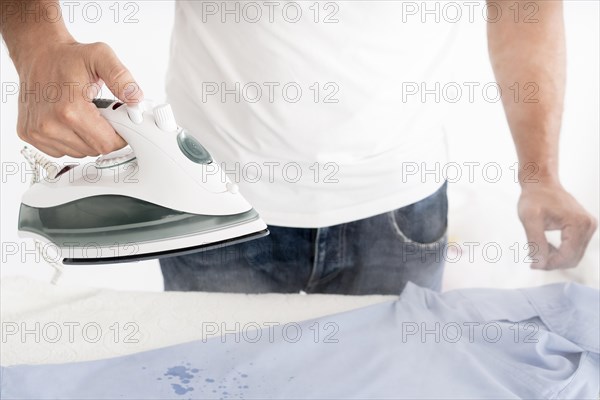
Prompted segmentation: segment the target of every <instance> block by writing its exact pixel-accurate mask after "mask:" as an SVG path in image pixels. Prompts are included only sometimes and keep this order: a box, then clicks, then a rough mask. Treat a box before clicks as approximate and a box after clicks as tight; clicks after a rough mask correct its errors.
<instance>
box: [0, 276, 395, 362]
mask: <svg viewBox="0 0 600 400" xmlns="http://www.w3.org/2000/svg"><path fill="white" fill-rule="evenodd" d="M0 284H1V286H0V289H1V291H0V319H1V322H2V327H3V331H2V336H3V339H4V337H6V340H4V341H0V364H1V365H3V366H7V365H14V364H40V363H66V362H74V361H85V360H95V359H100V358H108V357H114V356H119V355H124V354H131V353H136V352H140V351H144V350H149V349H154V348H158V347H163V346H169V345H174V344H178V343H184V342H188V341H191V340H197V339H202V338H203V337H213V336H216V335H219V334H221V333H222V332H224V331H228V332H231V331H232V330H236V329H239V330H242V329H251V328H252V326H255V325H259V326H261V325H264V324H265V323H272V322H278V323H282V324H283V323H286V322H291V321H303V320H306V319H310V318H317V317H320V316H323V315H328V314H334V313H337V312H342V311H347V310H351V309H355V308H359V307H364V306H367V305H370V304H374V303H378V302H383V301H386V300H390V299H394V298H395V297H396V296H340V295H310V296H306V295H301V294H289V295H283V294H262V295H243V294H222V293H199V292H189V293H181V292H163V293H161V292H133V291H131V292H129V291H119V290H109V289H97V288H86V287H75V286H67V285H63V284H60V283H59V284H58V285H56V286H55V285H51V284H50V283H46V282H42V281H38V280H34V279H31V278H27V277H22V276H8V277H5V278H2V279H1V280H0ZM75 321H77V322H79V324H80V325H79V326H73V328H72V329H73V335H72V338H73V342H72V343H70V342H69V329H70V328H69V326H71V325H70V323H72V322H75ZM36 323H38V324H39V328H37V329H36V325H35V324H36ZM86 324H88V325H87V327H86V328H85V329H87V332H86V334H85V336H84V334H83V329H84V327H85V326H86ZM15 325H16V329H18V330H19V333H22V328H26V329H32V330H34V331H36V330H37V331H38V332H39V334H40V340H39V341H38V342H36V340H35V337H34V334H28V335H27V336H26V337H25V340H21V337H20V335H19V334H10V333H9V331H12V330H14V329H15ZM56 325H58V326H59V327H60V328H61V333H62V337H61V339H60V340H58V341H56V342H54V343H53V342H52V341H53V340H54V337H53V335H54V333H55V332H56ZM215 326H217V327H218V331H216V332H215V329H214V327H215ZM97 328H99V329H100V330H101V331H102V337H101V339H99V340H98V341H97V342H95V343H94V342H93V341H94V340H95V339H96V338H95V337H94V336H95V333H96V331H97V330H98V329H97ZM44 329H45V332H44ZM203 329H204V332H203ZM44 334H45V335H46V336H47V338H46V339H50V340H46V339H45V338H44V337H43V336H44ZM115 339H116V340H115Z"/></svg>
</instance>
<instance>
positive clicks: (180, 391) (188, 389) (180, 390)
mask: <svg viewBox="0 0 600 400" xmlns="http://www.w3.org/2000/svg"><path fill="white" fill-rule="evenodd" d="M171 387H172V388H173V390H174V391H175V393H176V394H179V395H183V394H186V393H187V392H191V391H192V390H194V388H193V387H183V386H181V385H178V384H177V383H171Z"/></svg>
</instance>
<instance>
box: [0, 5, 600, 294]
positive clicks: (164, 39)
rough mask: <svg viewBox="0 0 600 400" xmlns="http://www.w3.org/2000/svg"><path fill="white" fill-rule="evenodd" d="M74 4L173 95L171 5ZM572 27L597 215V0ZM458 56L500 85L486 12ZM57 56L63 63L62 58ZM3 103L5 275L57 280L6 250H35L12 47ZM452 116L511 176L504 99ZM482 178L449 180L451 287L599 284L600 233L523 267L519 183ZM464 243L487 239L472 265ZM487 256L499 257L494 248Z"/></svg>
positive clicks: (96, 273)
mask: <svg viewBox="0 0 600 400" xmlns="http://www.w3.org/2000/svg"><path fill="white" fill-rule="evenodd" d="M85 3H86V2H80V3H79V4H80V6H79V7H76V8H75V12H74V13H73V22H68V27H69V29H70V31H71V32H72V34H73V35H74V36H75V37H76V38H77V40H79V41H81V42H96V41H103V42H107V43H108V44H110V45H111V46H112V47H113V48H114V49H115V51H116V52H117V54H118V55H119V56H120V58H121V60H122V61H123V62H124V63H125V64H126V65H127V66H128V67H129V69H130V70H131V71H132V72H133V74H134V76H135V77H136V79H137V80H138V82H139V83H140V84H141V85H142V87H143V89H144V92H145V94H146V97H149V98H152V99H156V100H159V101H160V100H163V99H164V76H165V72H166V66H167V61H168V55H169V53H168V51H169V36H170V33H171V29H172V24H173V11H174V3H173V2H172V1H142V2H139V1H138V2H136V3H135V4H137V5H138V7H139V10H138V11H137V12H136V14H135V18H136V19H137V20H138V22H136V23H125V22H124V19H125V17H126V15H128V14H129V12H131V11H132V10H133V9H132V8H127V9H126V8H125V2H121V3H119V4H118V9H119V10H120V14H119V16H118V19H117V22H115V15H114V12H113V11H112V10H111V9H110V8H109V7H110V6H111V5H113V4H114V2H112V1H111V2H104V1H103V2H98V3H99V4H101V9H102V11H103V15H102V18H100V20H99V21H98V22H97V23H89V22H87V21H85V19H84V18H83V17H82V9H83V5H84V4H85ZM565 12H566V18H565V19H566V28H567V46H568V88H567V99H566V108H565V115H564V123H563V130H562V137H561V143H560V148H561V178H562V181H563V184H564V185H565V186H566V187H567V189H568V190H570V191H571V192H572V193H573V194H574V195H575V196H576V197H577V199H578V200H579V201H580V202H581V203H583V205H584V206H585V207H586V208H587V209H588V210H589V211H591V212H592V213H593V214H594V215H595V216H596V217H598V214H599V213H598V205H599V199H598V185H599V182H598V171H599V148H600V146H599V140H598V137H599V123H598V114H599V108H600V105H599V88H598V87H599V81H598V79H599V71H600V69H599V49H600V43H599V38H600V31H599V18H598V17H599V3H598V2H596V1H570V0H569V1H566V2H565ZM462 25H463V27H462V31H461V36H460V39H459V44H458V46H457V47H456V49H455V54H454V55H453V57H455V59H456V60H459V62H460V63H461V65H462V67H461V68H460V70H459V71H458V74H457V76H456V81H457V82H467V81H468V82H484V83H485V82H492V81H493V80H494V79H493V75H492V71H491V68H490V66H489V62H488V57H487V48H486V35H485V24H484V21H483V20H482V19H481V18H478V19H477V21H476V22H475V23H472V24H471V23H463V24H462ZM57 62H60V61H59V60H57ZM0 74H1V81H2V102H1V105H0V106H1V108H0V122H1V126H0V130H1V135H0V140H1V145H0V149H1V160H2V165H3V170H2V186H1V189H2V191H1V192H2V193H1V216H0V221H1V235H2V245H3V249H2V267H1V270H0V273H1V276H6V275H11V274H23V275H28V276H32V277H35V278H37V279H41V280H45V281H47V280H49V279H50V277H51V275H52V270H51V268H50V267H48V266H47V265H46V264H44V262H43V261H41V262H36V256H35V255H33V254H29V253H27V252H23V251H21V252H20V253H19V254H16V255H10V254H7V253H6V252H5V249H7V247H6V246H11V245H12V244H16V245H17V246H23V247H21V248H22V249H23V248H26V249H31V248H32V245H31V244H30V243H28V244H25V243H24V242H21V241H20V240H19V238H18V236H17V233H16V230H17V229H16V227H17V216H18V208H19V203H20V196H21V194H22V193H23V191H25V190H26V189H27V185H28V184H27V179H25V178H21V177H19V176H6V174H5V172H6V169H5V168H6V166H7V165H8V164H9V163H22V162H23V160H22V158H21V156H20V154H19V151H20V149H21V147H22V145H23V143H21V142H20V141H19V139H18V138H17V136H16V133H15V126H16V118H17V97H16V95H10V94H8V93H6V90H5V89H6V88H7V86H6V85H7V84H10V83H11V82H18V77H17V74H16V71H15V70H14V68H13V66H12V63H11V61H10V58H9V57H8V53H7V51H6V48H5V47H4V45H2V50H1V53H0ZM450 115H451V117H450V118H449V119H448V122H447V130H448V145H449V149H450V156H451V160H452V161H455V162H457V163H459V164H461V163H463V162H467V161H469V162H473V161H475V162H480V163H481V165H484V164H486V163H489V162H492V161H493V162H497V163H498V164H500V165H501V166H502V167H503V173H504V174H508V173H509V172H510V171H509V170H508V166H510V165H512V164H513V163H514V162H515V161H516V157H515V154H514V149H513V146H512V142H511V139H510V134H509V132H508V128H507V125H506V122H505V120H504V115H503V111H502V107H501V105H500V103H499V102H498V103H490V102H485V101H478V102H476V103H474V104H469V103H468V102H467V103H465V102H460V103H458V104H456V105H453V106H452V113H451V114H450ZM477 171H479V175H477V174H476V175H475V176H476V177H477V181H476V183H473V184H470V183H468V182H465V181H461V182H460V183H456V184H453V185H450V202H451V210H450V232H449V235H450V241H454V242H457V243H458V244H459V245H460V247H461V248H462V249H463V250H464V252H463V254H462V256H460V259H459V261H458V262H453V263H448V264H447V269H446V278H445V288H446V289H449V288H455V287H469V286H486V287H518V286H531V285H537V284H542V283H547V282H551V281H561V280H576V281H578V282H582V283H586V284H588V285H591V286H595V287H598V286H599V284H600V282H599V279H600V278H599V273H598V265H599V239H598V233H596V235H595V236H594V238H593V240H592V243H591V244H590V246H589V248H588V251H587V254H586V256H585V258H584V259H583V261H582V263H581V265H580V266H579V267H578V268H577V269H574V270H569V271H558V272H542V271H532V270H530V269H529V268H528V266H527V264H526V263H524V262H523V259H524V258H525V251H524V250H523V249H521V250H520V251H519V253H518V254H517V256H518V258H519V260H520V262H518V263H515V261H514V260H513V257H514V256H515V253H514V251H512V250H510V246H511V244H512V243H515V242H518V243H521V246H522V244H523V243H525V242H526V240H525V236H524V233H523V229H522V227H521V225H520V223H519V221H518V218H517V214H516V202H517V198H518V194H519V189H518V185H516V184H515V183H514V182H513V179H512V178H511V177H508V176H507V175H505V176H504V177H503V179H501V180H500V181H499V182H497V183H489V182H486V180H485V179H482V175H481V169H479V170H477ZM465 242H478V243H481V245H480V246H478V247H477V248H476V249H475V251H474V257H475V259H474V261H473V262H470V260H469V255H468V254H467V251H466V250H467V247H465V246H464V243H465ZM488 242H494V243H498V244H499V245H500V248H501V249H502V252H503V254H502V256H501V257H500V258H499V260H497V261H496V262H487V263H486V262H485V260H484V257H483V254H482V246H483V244H485V243H488ZM488 257H489V258H491V259H492V260H493V259H494V258H495V255H494V252H493V251H491V250H490V253H489V254H488ZM61 284H82V285H86V286H99V287H112V288H122V289H132V290H157V291H159V290H162V277H161V275H160V270H159V268H158V263H157V262H155V261H154V262H142V263H136V264H123V265H115V266H99V267H70V268H67V269H66V273H65V275H64V276H63V278H62V280H61Z"/></svg>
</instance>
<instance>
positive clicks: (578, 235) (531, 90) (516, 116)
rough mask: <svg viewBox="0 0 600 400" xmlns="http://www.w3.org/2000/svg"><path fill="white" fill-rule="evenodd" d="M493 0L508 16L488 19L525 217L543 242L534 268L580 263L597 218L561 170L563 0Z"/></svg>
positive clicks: (529, 230) (533, 236)
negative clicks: (563, 180) (552, 237)
mask: <svg viewBox="0 0 600 400" xmlns="http://www.w3.org/2000/svg"><path fill="white" fill-rule="evenodd" d="M488 2H489V3H492V2H491V1H489V0H488ZM493 3H494V6H495V7H496V6H497V7H500V9H501V11H502V16H501V17H500V18H499V19H498V20H497V21H496V22H491V20H490V22H488V47H489V52H490V59H491V61H492V66H493V69H494V73H495V75H496V80H497V81H498V84H499V85H500V87H501V89H502V102H503V105H504V110H505V112H506V116H507V119H508V124H509V127H510V130H511V133H512V137H513V141H514V143H515V147H516V149H517V155H518V158H519V164H520V167H521V168H520V172H519V182H520V185H521V189H522V190H521V197H520V199H519V207H518V211H519V217H520V219H521V221H522V223H523V226H524V227H525V232H526V234H527V238H528V240H529V242H533V243H535V244H536V245H537V249H535V255H534V257H533V259H534V260H536V261H535V262H534V263H533V264H532V267H533V268H541V269H554V268H569V267H575V266H576V265H577V264H578V262H579V261H580V260H581V258H582V257H583V254H584V252H585V248H586V247H587V244H588V242H589V240H590V239H591V237H592V235H593V234H594V232H595V230H596V226H597V222H596V220H595V219H594V217H593V216H591V215H590V214H589V213H588V212H586V211H585V210H584V209H583V208H582V207H581V205H580V204H579V203H578V202H577V201H576V200H575V199H574V198H573V197H572V196H571V195H570V194H569V193H567V192H566V191H565V189H564V188H563V187H562V186H561V184H560V181H559V177H558V139H559V133H560V128H561V119H562V111H563V100H564V94H565V75H566V72H565V70H566V67H565V64H566V61H565V59H566V55H565V53H566V51H565V32H564V22H563V8H562V1H561V0H542V1H531V0H526V1H518V2H517V1H495V2H493ZM525 4H529V5H528V6H527V7H525ZM490 5H491V4H490ZM517 6H518V9H519V13H518V14H516V11H515V7H517ZM516 15H518V17H515V16H516ZM528 16H529V18H526V17H528ZM515 18H516V19H515ZM526 20H528V21H529V22H525V21H526ZM527 166H529V167H530V168H527ZM534 168H535V169H534ZM532 171H535V173H534V174H533V175H531V174H530V173H531V172H532ZM545 230H561V244H560V247H559V248H558V249H556V248H554V247H553V246H552V245H550V244H549V243H548V242H547V240H546V237H545V234H544V231H545Z"/></svg>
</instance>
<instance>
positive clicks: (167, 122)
mask: <svg viewBox="0 0 600 400" xmlns="http://www.w3.org/2000/svg"><path fill="white" fill-rule="evenodd" d="M154 120H155V121H156V125H158V127H159V128H160V129H162V130H163V131H166V132H175V131H176V130H177V122H175V116H174V115H173V110H172V109H171V105H170V104H161V105H159V106H156V107H154Z"/></svg>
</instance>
